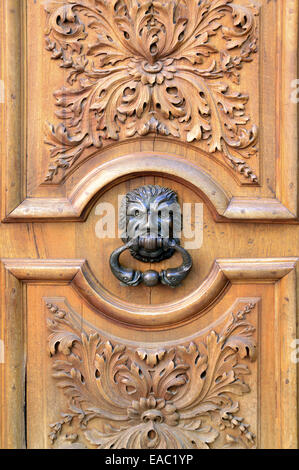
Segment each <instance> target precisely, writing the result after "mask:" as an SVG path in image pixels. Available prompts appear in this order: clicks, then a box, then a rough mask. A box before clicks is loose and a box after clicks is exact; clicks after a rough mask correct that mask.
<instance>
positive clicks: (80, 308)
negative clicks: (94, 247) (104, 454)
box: [4, 258, 297, 448]
mask: <svg viewBox="0 0 299 470" xmlns="http://www.w3.org/2000/svg"><path fill="white" fill-rule="evenodd" d="M296 262H297V260H296V259H295V258H292V259H286V258H285V259H269V260H265V259H260V260H258V259H255V260H254V259H252V260H241V259H239V260H217V265H218V266H219V272H221V273H222V276H223V277H224V278H226V280H227V286H226V289H225V290H224V291H223V292H222V295H220V296H219V294H218V295H217V291H218V288H219V287H218V288H215V287H214V286H213V285H212V286H211V287H210V288H211V289H212V291H213V292H214V295H215V302H211V301H210V303H209V305H210V307H209V308H207V307H205V298H206V295H207V292H206V288H204V287H203V291H200V292H198V293H197V296H198V299H197V314H196V315H194V314H193V315H192V314H191V312H189V313H188V311H186V312H185V314H186V317H185V320H184V321H183V322H182V321H181V322H180V323H179V324H178V323H176V322H175V321H174V322H173V323H172V324H171V323H170V324H168V326H167V338H168V339H167V343H165V327H164V326H163V323H161V324H160V325H156V327H155V328H153V326H150V325H148V326H146V325H143V322H142V321H141V325H142V326H141V328H138V327H137V328H136V326H135V325H133V324H131V325H130V324H128V323H127V324H123V323H121V322H120V323H118V327H117V330H115V329H112V330H111V325H112V324H111V319H112V317H110V318H109V316H108V315H109V313H108V312H105V313H104V311H103V309H104V306H105V298H103V299H102V300H100V301H99V299H97V296H101V294H100V292H98V288H97V286H94V284H89V282H90V281H89V280H88V278H87V277H86V276H87V274H86V273H84V271H82V268H83V266H84V264H82V262H80V261H79V260H72V261H69V262H67V261H65V260H49V261H46V260H44V261H43V260H31V261H30V260H4V267H5V270H6V273H7V275H8V278H7V286H8V289H11V288H12V287H13V286H16V280H18V281H17V283H20V284H21V283H22V282H25V283H26V284H25V285H26V286H27V312H28V315H27V322H26V323H27V326H26V330H27V338H28V351H27V354H28V358H27V387H28V388H27V436H28V446H29V447H34V448H36V447H39V448H46V447H49V448H50V447H54V448H56V447H58V448H86V447H90V448H97V447H99V448H119V447H122V448H123V447H125V448H140V447H141V448H173V447H175V448H223V447H225V448H247V447H248V448H255V447H257V448H270V447H271V448H272V447H274V448H281V447H292V446H295V442H296V435H295V433H294V430H295V429H296V416H295V413H294V409H296V395H295V394H294V393H293V391H294V386H295V384H296V365H295V364H293V363H291V362H290V360H289V354H290V353H291V348H290V340H291V338H293V335H294V334H295V331H296V317H295V311H296V305H295V299H294V297H293V296H292V292H294V285H295V270H294V269H295V266H296ZM79 273H81V275H80V276H79V277H78V274H79ZM82 276H83V277H85V279H86V281H85V282H87V283H88V284H89V289H87V288H84V289H83V290H81V291H80V290H78V286H82V282H81V280H80V277H82ZM218 282H219V281H218V280H217V278H216V279H215V280H214V282H213V283H212V284H214V283H216V284H217V283H218ZM15 288H16V287H14V289H15ZM17 288H18V287H17ZM79 289H80V287H79ZM94 289H95V290H94ZM78 294H79V295H78ZM114 300H115V302H116V303H117V299H116V298H115V299H114ZM92 304H93V307H92V308H91V305H92ZM95 305H97V308H96V307H95ZM16 308H17V309H18V308H20V307H16ZM111 308H113V304H112V303H111ZM156 309H157V312H158V311H159V306H157V307H156ZM111 315H114V314H113V312H112V311H111ZM158 316H159V315H158ZM128 318H130V314H129V312H128ZM21 323H22V321H20V322H19V328H22V327H21ZM16 332H17V333H18V330H17V331H16ZM277 338H284V341H283V343H281V344H280V347H278V346H277V347H275V348H274V349H273V344H274V343H275V344H276V343H277ZM13 341H14V342H15V345H16V344H17V342H18V341H19V337H15V338H14V339H13V340H12V342H13ZM12 346H13V344H12ZM37 351H38V354H37ZM10 360H11V361H12V362H13V361H15V360H16V357H15V351H14V350H13V349H12V350H11V357H10ZM10 374H11V375H10V376H9V375H7V376H6V379H7V380H14V374H16V370H15V369H14V370H11V372H10ZM10 394H11V396H12V395H15V396H16V394H22V389H21V388H20V387H17V389H11V391H10ZM286 403H288V406H286ZM41 410H43V413H41ZM8 418H9V419H8V421H7V423H6V425H7V426H9V425H10V424H9V423H10V422H11V421H10V420H11V419H15V418H16V409H15V408H14V409H13V410H11V413H10V414H9V416H8ZM4 432H5V430H4Z"/></svg>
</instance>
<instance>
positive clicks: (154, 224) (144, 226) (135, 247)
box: [110, 185, 192, 287]
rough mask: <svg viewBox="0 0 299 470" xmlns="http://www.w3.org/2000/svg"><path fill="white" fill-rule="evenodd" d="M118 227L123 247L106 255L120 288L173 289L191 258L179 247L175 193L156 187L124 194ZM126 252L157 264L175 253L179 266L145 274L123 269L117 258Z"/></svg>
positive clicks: (183, 276)
mask: <svg viewBox="0 0 299 470" xmlns="http://www.w3.org/2000/svg"><path fill="white" fill-rule="evenodd" d="M119 227H120V229H121V230H123V231H124V233H123V234H122V241H123V243H124V246H121V247H119V248H117V249H116V250H115V251H113V253H112V254H111V256H110V267H111V270H112V272H113V274H114V275H115V276H116V277H117V279H119V280H120V281H121V284H122V285H126V286H137V285H138V284H140V283H141V282H143V283H144V284H145V285H146V286H149V287H151V286H155V285H157V284H158V283H159V282H161V283H162V284H165V285H168V286H171V287H177V286H178V285H180V283H181V282H182V281H183V280H184V279H185V277H186V276H187V275H188V273H189V271H190V269H191V266H192V259H191V256H190V255H189V253H188V252H187V251H186V250H184V248H182V247H181V246H180V239H179V238H178V237H179V236H180V231H181V210H180V206H179V204H178V200H177V195H176V193H175V192H174V191H173V190H171V189H168V188H163V187H161V186H157V185H155V186H154V185H147V186H141V187H140V188H137V189H134V190H133V191H130V192H128V193H127V195H126V196H125V197H124V198H123V200H122V202H121V207H120V217H119ZM125 250H130V253H131V255H132V256H133V257H134V258H136V259H138V260H139V261H142V262H144V263H158V262H160V261H162V260H165V259H168V258H170V257H171V256H172V255H173V254H174V253H175V252H179V253H180V254H181V256H182V259H183V261H182V264H181V265H180V266H179V267H177V268H168V269H166V270H161V271H160V272H158V271H155V270H152V269H151V270H147V271H145V272H141V271H135V270H133V269H130V268H125V267H124V266H122V265H121V264H120V263H119V257H120V255H121V254H122V253H123V252H124V251H125Z"/></svg>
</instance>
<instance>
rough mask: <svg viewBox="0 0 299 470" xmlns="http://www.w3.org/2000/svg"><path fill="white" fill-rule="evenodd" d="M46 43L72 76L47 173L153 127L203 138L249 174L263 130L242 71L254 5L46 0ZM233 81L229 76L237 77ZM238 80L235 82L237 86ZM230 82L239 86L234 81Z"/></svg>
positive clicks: (51, 140)
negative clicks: (255, 121)
mask: <svg viewBox="0 0 299 470" xmlns="http://www.w3.org/2000/svg"><path fill="white" fill-rule="evenodd" d="M45 10H46V13H47V30H46V48H47V50H48V51H49V52H50V53H51V57H52V59H54V60H57V61H59V62H60V67H62V68H64V69H66V70H68V71H69V73H68V77H67V82H68V86H64V87H63V88H61V89H60V90H57V91H55V93H54V97H55V100H56V106H57V108H58V109H57V111H56V115H57V117H58V118H59V120H60V124H58V125H57V126H54V125H52V124H48V126H47V138H46V143H47V144H49V146H50V159H51V163H50V165H49V169H48V174H47V177H46V180H47V181H51V180H52V179H53V177H54V175H56V174H57V172H58V170H59V169H68V168H69V167H70V166H72V165H74V163H75V162H76V160H77V159H78V158H79V157H80V156H81V154H82V153H83V152H84V150H85V149H87V148H89V147H92V146H93V147H95V148H100V147H102V146H103V144H105V143H108V142H109V141H110V142H111V141H113V140H114V141H118V140H123V139H126V138H130V137H133V136H145V135H147V134H150V133H156V134H160V135H165V136H172V137H174V138H177V139H183V140H184V141H186V142H197V141H200V142H201V144H202V145H204V146H205V148H206V150H207V151H208V152H210V153H211V154H213V153H215V152H217V151H218V152H220V153H221V154H222V155H223V157H224V159H225V161H226V163H227V164H228V165H229V166H230V167H232V168H234V169H235V170H236V171H237V172H239V173H241V174H242V175H243V176H244V177H245V178H246V179H247V181H248V182H250V183H256V182H257V176H256V175H255V173H254V170H253V169H252V168H250V166H249V165H248V164H247V163H246V159H248V158H250V157H251V156H252V155H254V154H256V152H257V148H256V141H257V134H258V129H257V126H256V125H251V126H250V125H248V121H249V117H248V116H246V114H245V107H246V103H247V101H248V96H247V95H245V94H242V93H240V92H239V91H236V86H237V85H238V84H239V79H240V70H241V68H242V66H243V64H244V63H246V62H249V61H250V60H252V54H253V53H255V52H256V50H257V45H256V44H257V23H256V15H257V14H258V11H257V9H256V8H255V7H254V6H252V5H251V6H248V7H245V6H244V5H238V4H235V3H232V0H202V1H200V2H198V0H171V1H169V2H168V1H167V2H166V1H164V0H109V1H108V0H76V1H74V0H63V1H62V0H48V1H47V2H46V6H45ZM230 82H231V84H230ZM232 83H233V86H232ZM232 88H233V90H232Z"/></svg>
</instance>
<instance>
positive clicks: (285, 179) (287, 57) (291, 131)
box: [273, 0, 299, 215]
mask: <svg viewBox="0 0 299 470" xmlns="http://www.w3.org/2000/svg"><path fill="white" fill-rule="evenodd" d="M298 11H299V4H298V1H297V0H286V1H281V2H277V38H278V42H279V43H280V48H279V50H278V54H277V61H278V64H277V74H278V77H277V88H276V90H277V92H276V93H277V97H276V98H277V112H276V117H277V123H276V130H277V139H278V145H277V156H278V158H277V164H276V175H277V177H276V179H277V190H276V197H277V198H278V199H279V200H280V201H281V202H282V204H283V205H284V206H285V207H287V208H288V210H289V211H290V212H292V213H293V214H295V215H298V194H297V187H298V178H297V174H298V104H297V103H296V102H292V99H291V96H292V93H294V94H296V93H295V92H296V87H295V88H293V87H292V82H293V80H296V79H297V78H298V52H297V51H298V19H299V15H298ZM296 86H298V85H296ZM273 99H274V97H273ZM296 194H297V198H296Z"/></svg>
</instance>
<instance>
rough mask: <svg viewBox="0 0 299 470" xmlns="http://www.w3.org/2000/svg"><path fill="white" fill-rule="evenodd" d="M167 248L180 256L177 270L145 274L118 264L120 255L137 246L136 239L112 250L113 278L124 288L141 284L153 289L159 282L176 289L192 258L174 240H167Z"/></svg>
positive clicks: (151, 271)
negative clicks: (180, 260)
mask: <svg viewBox="0 0 299 470" xmlns="http://www.w3.org/2000/svg"><path fill="white" fill-rule="evenodd" d="M167 243H168V246H169V247H171V248H173V249H174V250H175V251H178V252H179V253H180V254H181V256H182V259H183V261H182V264H181V265H180V266H178V267H177V268H168V269H165V270H162V271H160V273H158V272H157V271H155V270H152V269H150V270H148V271H145V272H141V271H138V270H137V271H135V270H134V269H129V268H125V267H124V266H122V265H121V264H120V262H119V257H120V255H121V254H122V253H123V252H124V251H126V250H128V249H130V248H131V247H132V246H133V245H135V244H138V239H133V240H130V241H129V242H128V243H127V244H126V245H124V246H121V247H119V248H117V249H116V250H114V251H113V252H112V254H111V256H110V268H111V271H112V273H113V274H114V276H115V277H116V278H117V279H118V280H119V281H120V282H121V285H125V286H138V284H140V283H141V282H143V283H144V284H145V285H146V286H148V287H153V286H155V285H157V284H158V283H159V282H161V283H162V284H164V285H167V286H170V287H177V286H179V285H180V284H181V282H182V281H183V280H184V279H185V278H186V276H187V275H188V274H189V272H190V269H191V267H192V258H191V256H190V254H189V253H188V251H186V250H185V249H184V248H182V247H181V246H180V245H178V244H177V243H176V242H175V240H168V241H167Z"/></svg>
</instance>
